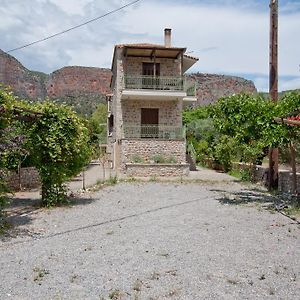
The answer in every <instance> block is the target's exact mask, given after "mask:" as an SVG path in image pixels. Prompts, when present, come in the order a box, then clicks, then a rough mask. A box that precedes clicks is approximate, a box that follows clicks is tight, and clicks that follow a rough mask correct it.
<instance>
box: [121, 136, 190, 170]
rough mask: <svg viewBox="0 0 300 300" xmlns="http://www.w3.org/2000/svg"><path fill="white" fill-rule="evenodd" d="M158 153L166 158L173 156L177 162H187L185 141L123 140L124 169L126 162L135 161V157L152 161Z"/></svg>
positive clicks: (122, 160)
mask: <svg viewBox="0 0 300 300" xmlns="http://www.w3.org/2000/svg"><path fill="white" fill-rule="evenodd" d="M157 155H159V156H161V157H162V158H164V159H170V158H173V159H175V160H176V163H177V164H185V163H186V157H185V141H184V140H171V141H170V140H167V141H166V140H155V139H143V140H139V139H136V140H134V139H132V140H122V153H121V162H122V169H124V168H125V164H128V163H135V161H134V158H137V157H138V158H140V159H141V162H142V163H151V162H152V160H153V157H154V156H157Z"/></svg>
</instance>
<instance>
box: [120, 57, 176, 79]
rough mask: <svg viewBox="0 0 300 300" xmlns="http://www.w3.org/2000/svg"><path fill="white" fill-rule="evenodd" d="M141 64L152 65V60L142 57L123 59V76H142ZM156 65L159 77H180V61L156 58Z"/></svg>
mask: <svg viewBox="0 0 300 300" xmlns="http://www.w3.org/2000/svg"><path fill="white" fill-rule="evenodd" d="M143 62H151V63H153V62H154V60H151V59H149V58H143V57H128V58H127V60H126V58H124V65H125V66H126V67H125V74H127V75H136V76H142V75H143ZM156 63H160V76H181V72H180V70H181V62H180V59H170V58H157V59H156Z"/></svg>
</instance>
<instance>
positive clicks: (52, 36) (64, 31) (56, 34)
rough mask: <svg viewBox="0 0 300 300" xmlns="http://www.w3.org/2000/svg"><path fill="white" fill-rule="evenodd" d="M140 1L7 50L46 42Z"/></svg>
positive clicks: (138, 0)
mask: <svg viewBox="0 0 300 300" xmlns="http://www.w3.org/2000/svg"><path fill="white" fill-rule="evenodd" d="M140 1H142V0H135V1H132V2H130V3H127V4H126V5H123V6H121V7H119V8H117V9H114V10H112V11H109V12H108V13H105V14H104V15H101V16H99V17H96V18H93V19H91V20H88V21H86V22H84V23H81V24H79V25H76V26H73V27H71V28H68V29H65V30H63V31H60V32H57V33H54V34H52V35H49V36H47V37H45V38H42V39H40V40H36V41H34V42H31V43H28V44H25V45H23V46H20V47H17V48H14V49H10V50H8V51H6V53H9V52H13V51H17V50H20V49H23V48H26V47H29V46H32V45H35V44H37V43H41V42H44V41H46V40H49V39H52V38H54V37H56V36H59V35H62V34H64V33H67V32H69V31H71V30H74V29H77V28H79V27H82V26H85V25H87V24H89V23H92V22H95V21H97V20H99V19H102V18H104V17H107V16H109V15H111V14H113V13H116V12H118V11H120V10H122V9H124V8H126V7H129V6H131V5H134V4H136V3H137V2H140Z"/></svg>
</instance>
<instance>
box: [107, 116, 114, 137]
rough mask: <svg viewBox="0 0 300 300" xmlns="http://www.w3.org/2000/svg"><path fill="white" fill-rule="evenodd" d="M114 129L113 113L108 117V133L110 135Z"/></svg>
mask: <svg viewBox="0 0 300 300" xmlns="http://www.w3.org/2000/svg"><path fill="white" fill-rule="evenodd" d="M113 130H114V115H112V114H111V115H110V116H109V117H108V135H109V136H111V135H112V133H113Z"/></svg>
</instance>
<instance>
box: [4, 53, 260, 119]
mask: <svg viewBox="0 0 300 300" xmlns="http://www.w3.org/2000/svg"><path fill="white" fill-rule="evenodd" d="M189 76H190V77H191V78H193V79H194V80H195V81H196V82H197V98H198V103H197V104H198V105H206V104H209V103H213V102H215V101H216V100H217V99H218V98H220V97H222V96H229V95H232V94H235V93H240V92H247V93H256V88H255V86H254V84H253V82H252V81H250V80H246V79H243V78H240V77H233V76H225V75H216V74H202V73H195V74H190V75H189ZM110 81H111V71H110V69H105V68H91V67H76V66H75V67H64V68H62V69H59V70H57V71H54V72H53V73H51V74H45V73H42V72H36V71H30V70H28V69H27V68H25V67H24V66H23V65H22V64H21V63H20V62H19V61H18V60H17V59H15V58H14V57H13V56H11V55H9V54H7V53H5V52H3V51H1V50H0V84H3V85H6V86H10V87H11V89H12V91H13V92H14V93H15V94H16V95H17V96H19V97H20V98H23V99H30V100H36V101H39V100H40V101H41V100H43V99H45V98H46V97H49V98H50V99H51V100H55V101H57V102H64V103H67V104H70V105H72V106H73V107H74V108H75V110H76V111H77V112H79V113H81V114H83V115H87V116H89V115H90V114H91V113H92V112H93V111H94V110H95V108H96V106H97V104H99V103H103V102H105V95H106V94H108V93H111V91H110Z"/></svg>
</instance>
